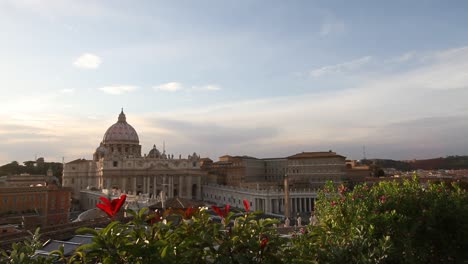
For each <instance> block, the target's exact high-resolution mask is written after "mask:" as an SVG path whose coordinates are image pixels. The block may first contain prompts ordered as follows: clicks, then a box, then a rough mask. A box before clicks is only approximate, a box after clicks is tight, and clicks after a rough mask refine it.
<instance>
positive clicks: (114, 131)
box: [102, 109, 140, 144]
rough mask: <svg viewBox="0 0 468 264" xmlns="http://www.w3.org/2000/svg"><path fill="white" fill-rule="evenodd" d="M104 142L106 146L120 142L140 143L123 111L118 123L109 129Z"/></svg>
mask: <svg viewBox="0 0 468 264" xmlns="http://www.w3.org/2000/svg"><path fill="white" fill-rule="evenodd" d="M102 142H103V143H104V144H109V143H118V142H125V143H135V144H139V143H140V140H139V139H138V134H137V132H136V131H135V129H134V128H133V127H132V126H131V125H130V124H128V123H127V121H126V117H125V114H124V112H123V109H122V112H121V113H120V115H119V119H118V121H117V123H115V124H113V125H112V126H111V127H109V129H107V131H106V133H105V134H104V138H103V139H102Z"/></svg>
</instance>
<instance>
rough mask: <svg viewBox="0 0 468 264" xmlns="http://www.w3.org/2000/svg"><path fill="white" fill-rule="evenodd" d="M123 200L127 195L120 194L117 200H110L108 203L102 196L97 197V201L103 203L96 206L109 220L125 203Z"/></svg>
mask: <svg viewBox="0 0 468 264" xmlns="http://www.w3.org/2000/svg"><path fill="white" fill-rule="evenodd" d="M125 199H127V195H125V194H122V196H120V198H117V199H112V201H109V199H107V198H106V197H104V196H101V197H99V200H101V201H102V202H103V204H102V203H98V204H96V206H97V207H98V208H99V209H101V210H103V211H104V212H105V213H106V214H107V215H108V216H109V217H110V218H114V216H115V215H116V214H117V213H118V212H119V210H120V208H121V207H122V205H123V204H124V203H125Z"/></svg>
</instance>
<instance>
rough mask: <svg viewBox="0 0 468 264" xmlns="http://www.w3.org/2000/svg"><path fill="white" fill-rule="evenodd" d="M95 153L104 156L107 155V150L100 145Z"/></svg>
mask: <svg viewBox="0 0 468 264" xmlns="http://www.w3.org/2000/svg"><path fill="white" fill-rule="evenodd" d="M96 153H99V154H102V155H105V154H106V153H107V148H106V147H104V146H103V145H102V144H101V145H100V146H99V147H98V148H97V149H96Z"/></svg>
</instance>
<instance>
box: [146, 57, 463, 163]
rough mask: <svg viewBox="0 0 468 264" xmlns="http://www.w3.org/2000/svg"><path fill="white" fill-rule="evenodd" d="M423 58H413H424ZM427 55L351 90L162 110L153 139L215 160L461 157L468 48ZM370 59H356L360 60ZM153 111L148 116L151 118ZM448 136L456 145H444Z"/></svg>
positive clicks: (345, 67)
mask: <svg viewBox="0 0 468 264" xmlns="http://www.w3.org/2000/svg"><path fill="white" fill-rule="evenodd" d="M415 56H416V55H415ZM418 56H421V55H418ZM418 56H416V57H415V58H414V59H416V60H419V57H418ZM424 56H425V57H427V58H428V59H426V60H425V62H424V63H423V64H421V63H418V64H417V65H416V66H415V67H413V68H411V69H409V70H407V71H405V72H392V73H390V74H389V73H388V72H385V71H384V72H380V73H379V74H373V75H372V76H371V77H370V78H367V79H365V80H362V81H361V82H360V83H359V84H357V85H353V87H349V88H347V89H342V90H330V91H327V92H321V93H319V94H316V93H309V94H301V95H298V96H285V97H274V98H263V99H257V100H246V101H233V102H228V103H224V104H217V105H209V106H205V107H203V108H198V109H192V108H189V109H177V110H173V111H171V112H168V113H163V114H159V115H158V118H157V120H163V121H161V123H160V124H159V125H158V127H164V128H165V129H166V130H167V131H166V132H164V133H162V134H159V135H157V136H154V138H155V139H157V138H160V137H161V136H164V138H171V140H170V141H171V142H178V143H177V144H180V145H181V146H184V147H185V148H187V147H193V148H194V149H197V150H198V149H200V148H201V149H202V150H203V151H204V152H205V153H212V154H211V155H212V156H213V157H216V155H222V154H225V153H239V154H247V155H252V156H257V157H265V156H280V155H283V154H282V153H284V152H285V151H286V152H288V153H284V155H288V154H291V153H295V152H300V151H307V150H311V151H315V150H328V149H333V150H337V151H342V153H340V154H343V155H345V156H349V157H351V158H361V157H362V145H366V147H367V146H368V147H369V153H371V154H370V155H373V156H372V157H385V158H396V159H410V158H418V157H431V153H434V155H435V156H444V155H451V154H457V153H456V152H457V151H458V154H459V155H461V154H468V153H466V148H467V147H468V145H467V143H463V141H462V138H463V137H462V135H463V134H464V133H465V132H466V131H468V122H464V121H463V120H468V108H467V107H466V103H465V100H466V98H468V74H467V73H468V60H467V57H468V49H456V50H454V51H446V52H433V53H432V55H430V54H425V55H424ZM365 58H367V57H365ZM369 58H370V57H369ZM367 60H368V59H361V60H356V61H358V63H356V64H357V65H360V63H362V61H367ZM343 64H344V65H345V66H339V67H335V68H337V69H339V70H343V69H353V67H354V66H353V67H351V66H350V65H354V64H353V63H343ZM376 65H379V61H376ZM331 68H334V67H331V66H329V68H328V69H331ZM375 70H378V69H373V71H375ZM154 116H155V115H154V113H153V114H151V115H148V120H149V119H150V118H154ZM454 116H455V118H454ZM207 117H209V121H207ZM164 120H166V121H164ZM167 120H177V122H175V121H173V122H172V123H171V122H169V121H167ZM441 120H446V121H445V122H442V121H441ZM232 124H236V126H235V127H233V125H232ZM153 125H154V123H153ZM230 129H232V133H231V131H230ZM256 129H258V131H255V130H256ZM237 133H239V134H244V133H245V134H246V135H249V136H247V137H244V136H242V135H240V136H238V135H237ZM151 136H152V135H150V137H151ZM210 137H212V140H211V141H210V140H209V139H210ZM229 137H232V138H233V140H230V139H229ZM249 137H251V139H253V140H250V138H249ZM451 138H454V139H456V141H457V142H458V143H457V144H452V143H444V142H447V141H450V140H448V139H451ZM200 142H202V143H203V144H200ZM457 145H459V146H462V147H457ZM179 148H181V147H180V146H179ZM463 148H464V149H465V150H464V149H463ZM444 153H446V154H444ZM369 157H370V156H369Z"/></svg>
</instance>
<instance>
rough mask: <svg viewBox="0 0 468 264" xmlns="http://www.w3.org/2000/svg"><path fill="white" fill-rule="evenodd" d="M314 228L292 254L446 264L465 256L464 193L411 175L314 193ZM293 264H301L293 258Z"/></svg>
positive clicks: (467, 215)
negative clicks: (394, 179) (423, 182)
mask: <svg viewBox="0 0 468 264" xmlns="http://www.w3.org/2000/svg"><path fill="white" fill-rule="evenodd" d="M316 208H317V211H316V215H317V218H318V220H319V222H320V225H319V226H317V227H308V229H307V230H306V232H305V235H304V236H302V237H301V236H298V237H299V238H297V239H293V240H292V241H293V244H294V250H292V252H293V253H294V254H297V255H300V256H303V258H307V259H314V260H316V261H318V262H324V263H329V262H333V263H338V262H339V263H446V262H455V263H458V262H462V261H465V260H467V259H468V196H467V193H466V192H465V191H464V190H461V189H460V188H459V187H458V185H456V184H453V185H451V186H447V185H445V184H444V183H440V184H428V185H427V186H424V185H421V184H419V181H418V179H417V178H416V177H415V178H413V179H411V180H404V181H403V182H401V183H400V182H398V181H388V182H380V183H379V184H377V185H375V186H372V187H369V186H367V185H360V186H356V187H355V188H354V189H353V190H348V189H347V188H346V187H345V186H343V185H341V186H339V187H338V188H337V189H336V190H335V189H334V186H333V184H331V183H329V184H327V186H325V188H324V189H323V191H321V192H320V193H319V196H318V200H317V204H316ZM298 263H301V262H300V261H298Z"/></svg>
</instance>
